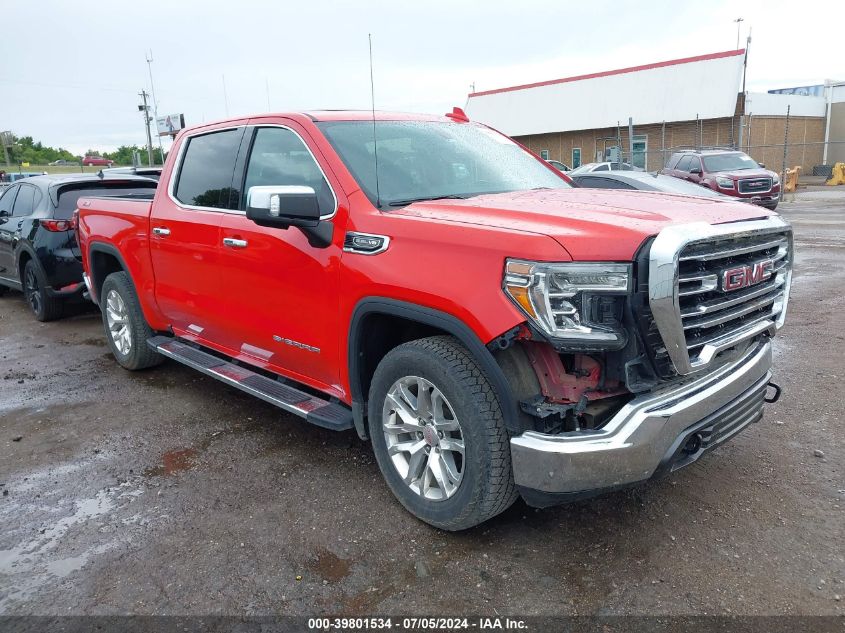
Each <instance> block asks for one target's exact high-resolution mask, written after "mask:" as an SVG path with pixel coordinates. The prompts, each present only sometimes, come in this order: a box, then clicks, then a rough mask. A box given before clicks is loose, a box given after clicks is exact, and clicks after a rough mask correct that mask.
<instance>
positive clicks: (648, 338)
mask: <svg viewBox="0 0 845 633" xmlns="http://www.w3.org/2000/svg"><path fill="white" fill-rule="evenodd" d="M374 118H375V120H373V119H374ZM374 125H375V126H376V128H377V134H376V135H375V138H377V141H378V144H379V146H378V150H377V151H378V166H377V167H376V161H375V158H376V148H375V146H374V145H373V138H374V134H373V126H374ZM79 238H80V246H81V251H82V258H83V266H84V269H85V282H86V284H87V286H88V288H89V292H90V295H91V297H92V299H93V300H94V301H95V302H97V303H98V304H99V305H100V308H101V310H102V315H103V326H104V329H105V332H106V340H107V342H108V345H109V348H110V349H111V351H112V353H113V355H114V357H115V359H116V360H117V362H118V363H119V364H120V365H121V366H123V367H125V368H126V369H129V370H139V369H143V368H147V367H152V366H154V365H157V364H158V363H160V362H161V361H162V360H163V359H164V358H165V357H167V358H171V359H173V360H175V361H177V362H180V363H183V364H185V365H188V366H189V367H192V368H194V369H196V370H197V371H199V372H202V373H203V374H206V375H207V376H210V377H212V378H214V379H216V380H219V381H221V382H223V383H225V384H227V385H230V386H232V387H235V388H238V389H241V390H243V391H245V392H247V393H249V394H252V395H253V396H256V397H258V398H261V399H262V400H265V401H266V402H269V403H271V404H273V405H275V406H277V407H279V408H280V409H282V410H284V411H287V412H290V413H293V414H295V415H298V416H301V417H302V418H304V419H305V420H306V421H307V422H311V423H313V424H316V425H319V426H322V427H325V428H328V429H334V430H338V431H340V430H347V429H355V430H356V431H357V433H358V435H359V436H360V437H361V438H365V439H369V440H370V441H371V442H372V447H373V451H374V453H375V457H376V460H377V462H378V465H379V468H380V469H381V473H382V475H383V476H384V479H385V481H386V482H387V485H388V487H389V488H390V490H391V491H392V492H393V494H394V495H395V496H396V498H397V499H398V500H399V502H400V503H401V504H402V505H403V506H404V507H405V508H407V509H408V510H409V511H410V512H411V513H413V514H414V515H415V516H417V517H418V518H420V519H421V520H423V521H425V522H427V523H430V524H431V525H434V526H437V527H439V528H442V529H446V530H459V529H464V528H468V527H471V526H473V525H476V524H478V523H480V522H482V521H485V520H486V519H489V518H490V517H492V516H494V515H496V514H498V513H500V512H502V511H503V510H505V509H506V508H507V507H508V506H509V505H511V503H513V501H514V500H515V499H516V498H517V497H518V496H520V495H521V496H522V497H523V499H525V501H526V502H527V503H529V504H530V505H533V506H536V507H544V506H548V505H551V504H555V503H560V502H563V501H567V500H571V499H577V498H583V497H585V496H590V495H595V494H599V493H601V492H604V491H607V490H614V489H618V488H619V487H622V486H626V485H633V484H636V483H639V482H642V481H645V480H649V479H652V478H657V477H660V476H662V475H666V474H669V473H673V472H675V471H676V470H677V469H679V468H681V467H684V466H687V465H688V464H690V463H692V462H694V461H696V460H697V459H699V458H700V457H701V456H702V455H703V454H705V453H707V452H708V451H709V450H711V449H713V448H714V447H716V446H719V445H721V444H722V443H723V442H725V441H727V440H728V439H729V438H731V437H734V436H735V435H736V434H737V433H738V432H739V431H741V430H742V429H743V428H745V427H746V426H747V425H748V424H750V423H752V422H755V421H757V420H759V419H760V418H761V417H762V415H763V401H764V399H766V398H768V400H769V401H774V400H775V399H776V398H777V394H779V393H780V390H779V389H778V388H776V387H773V384H772V383H771V371H772V345H771V343H770V338H771V337H772V336H774V335H775V333H776V332H777V330H778V329H779V328H780V326H781V325H782V324H783V321H784V317H785V310H786V304H787V300H788V293H789V287H790V278H791V266H792V248H791V246H792V233H791V229H790V226H789V224H788V223H787V222H786V221H784V220H783V219H781V218H780V217H779V216H777V214H774V213H771V212H767V211H763V210H760V209H757V208H752V207H751V206H750V205H745V204H737V203H733V202H730V201H729V202H716V201H715V200H714V201H706V200H701V199H694V198H688V197H684V196H677V195H671V196H670V195H666V194H660V193H653V192H652V193H646V192H638V191H613V190H605V191H602V192H601V196H600V197H598V196H597V195H596V191H595V190H589V189H582V188H573V187H571V186H570V185H569V179H568V178H567V177H566V176H565V175H564V174H562V173H560V172H558V171H556V170H552V169H548V165H546V164H544V163H543V161H542V159H540V158H538V157H536V156H534V155H533V154H531V153H530V152H528V151H526V150H525V149H523V148H522V147H521V146H520V145H518V144H517V143H514V142H512V141H511V140H510V139H508V138H507V137H506V136H504V135H502V134H500V133H498V132H496V131H494V130H492V129H490V128H488V127H486V126H483V125H480V124H476V123H473V122H471V121H469V119H467V118H466V117H465V115H463V113H462V112H460V111H459V110H457V109H456V111H455V112H453V113H452V114H451V115H450V116H449V117H431V116H423V115H416V114H391V113H384V112H379V113H375V115H373V113H371V112H343V111H334V112H308V113H293V114H273V115H265V116H260V117H256V118H241V119H233V120H228V121H221V122H218V123H213V124H209V125H204V126H201V127H197V128H193V129H189V130H185V131H182V132H181V133H180V134H179V136H177V138H176V140H175V142H174V145H173V151H172V152H171V153H170V155H169V157H168V158H167V161H166V164H165V167H164V171H163V173H162V178H161V183H160V186H159V187H158V189H157V190H156V193H155V197H154V198H153V199H152V200H131V199H116V198H111V199H109V198H92V197H89V198H83V199H80V201H79ZM771 389H774V391H773V393H772V392H770V390H771ZM327 494H330V493H327Z"/></svg>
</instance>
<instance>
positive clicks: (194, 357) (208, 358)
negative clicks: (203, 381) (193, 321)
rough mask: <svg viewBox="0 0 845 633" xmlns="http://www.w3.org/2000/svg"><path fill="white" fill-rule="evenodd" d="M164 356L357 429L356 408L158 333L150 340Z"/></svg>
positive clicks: (333, 424) (316, 420) (309, 415)
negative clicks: (287, 383) (292, 385)
mask: <svg viewBox="0 0 845 633" xmlns="http://www.w3.org/2000/svg"><path fill="white" fill-rule="evenodd" d="M147 345H149V346H150V347H152V348H153V349H154V350H156V351H157V352H158V353H159V354H161V355H162V356H167V357H168V358H172V359H173V360H175V361H177V362H180V363H182V364H183V365H187V366H188V367H192V368H193V369H196V370H197V371H200V372H202V373H204V374H205V375H207V376H211V377H212V378H216V379H217V380H219V381H221V382H225V383H226V384H227V385H231V386H232V387H237V388H238V389H240V390H241V391H245V392H247V393H248V394H251V395H253V396H255V397H256V398H261V399H262V400H264V401H265V402H269V403H270V404H274V405H276V406H277V407H279V408H280V409H284V410H285V411H287V412H288V413H293V414H294V415H298V416H300V417H303V418H305V420H306V421H307V422H310V423H311V424H316V425H317V426H321V427H323V428H324V429H331V430H332V431H346V430H348V429H352V428H354V426H355V425H354V424H353V422H352V411H351V410H349V409H347V408H346V407H344V406H343V405H341V404H336V403H334V402H328V401H326V400H322V399H321V398H318V397H316V396H312V395H310V394H307V393H305V392H304V391H300V390H299V389H295V388H293V387H290V386H288V385H284V384H282V383H281V382H279V381H277V380H272V379H270V378H267V377H266V376H263V375H261V374H259V373H257V372H254V371H250V370H249V369H245V368H244V367H243V366H241V365H235V364H234V363H230V362H227V361H225V360H223V359H221V358H218V357H217V356H213V355H212V354H208V353H207V352H203V351H202V350H199V349H196V348H195V347H191V346H190V345H186V344H185V343H183V342H181V341H179V340H178V339H175V338H173V337H171V336H154V337H152V338H151V339H148V340H147Z"/></svg>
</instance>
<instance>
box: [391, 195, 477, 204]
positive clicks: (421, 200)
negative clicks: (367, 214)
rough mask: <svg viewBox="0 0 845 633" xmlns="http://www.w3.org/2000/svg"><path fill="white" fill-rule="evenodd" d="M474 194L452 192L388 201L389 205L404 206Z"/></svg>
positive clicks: (457, 198) (466, 196)
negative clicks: (443, 194) (442, 194)
mask: <svg viewBox="0 0 845 633" xmlns="http://www.w3.org/2000/svg"><path fill="white" fill-rule="evenodd" d="M472 195H473V194H459V193H450V194H448V195H445V196H424V197H421V198H408V199H407V200H394V201H392V202H388V203H387V206H389V207H404V206H405V205H408V204H413V203H414V202H428V201H429V200H466V199H467V198H469V197H470V196H472Z"/></svg>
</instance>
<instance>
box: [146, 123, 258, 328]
mask: <svg viewBox="0 0 845 633" xmlns="http://www.w3.org/2000/svg"><path fill="white" fill-rule="evenodd" d="M244 129H245V127H243V126H241V127H234V128H227V129H221V130H215V131H213V132H207V133H204V134H197V135H194V136H190V137H188V138H185V139H184V140H183V141H182V143H181V145H180V148H179V150H178V151H179V152H180V156H179V159H177V164H176V165H175V166H174V168H173V172H172V173H171V175H170V179H169V182H168V183H167V186H168V190H167V191H161V192H159V194H158V195H157V196H156V198H155V202H154V203H153V208H152V212H151V214H150V255H151V258H152V264H153V271H154V274H155V297H156V302H157V303H158V306H159V308H160V309H161V311H162V313H163V314H164V315H165V316H166V317H167V318H168V319H169V320H170V324H171V326H172V327H173V330H174V332H175V333H176V334H178V335H181V336H184V337H186V338H191V339H196V340H199V341H215V340H218V339H219V337H220V336H221V328H223V327H225V322H226V321H227V316H228V313H229V311H230V309H231V307H232V304H231V302H230V301H229V300H228V298H227V297H226V296H225V289H224V287H223V286H222V284H221V278H220V272H221V271H220V221H221V219H222V218H224V217H226V216H227V215H228V214H229V213H231V212H237V207H238V199H239V196H238V192H237V191H234V190H233V189H232V177H233V174H234V171H235V163H236V162H237V157H238V151H239V148H240V144H241V139H242V138H243V135H244ZM162 186H164V183H162Z"/></svg>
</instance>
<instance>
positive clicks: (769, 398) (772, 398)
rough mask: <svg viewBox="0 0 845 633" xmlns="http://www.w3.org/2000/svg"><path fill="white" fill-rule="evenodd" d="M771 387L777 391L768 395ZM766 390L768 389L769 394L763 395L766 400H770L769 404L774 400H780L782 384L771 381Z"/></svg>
mask: <svg viewBox="0 0 845 633" xmlns="http://www.w3.org/2000/svg"><path fill="white" fill-rule="evenodd" d="M769 389H774V391H775V393H774V394H773V395H771V396H770V395H768V390H769ZM766 391H767V394H766V395H765V396H763V401H764V402H768V403H769V404H772V403H773V402H777V401H778V400H780V392H781V388H780V385H777V384H775V383H773V382H770V383H769V384H768V385H766Z"/></svg>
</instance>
